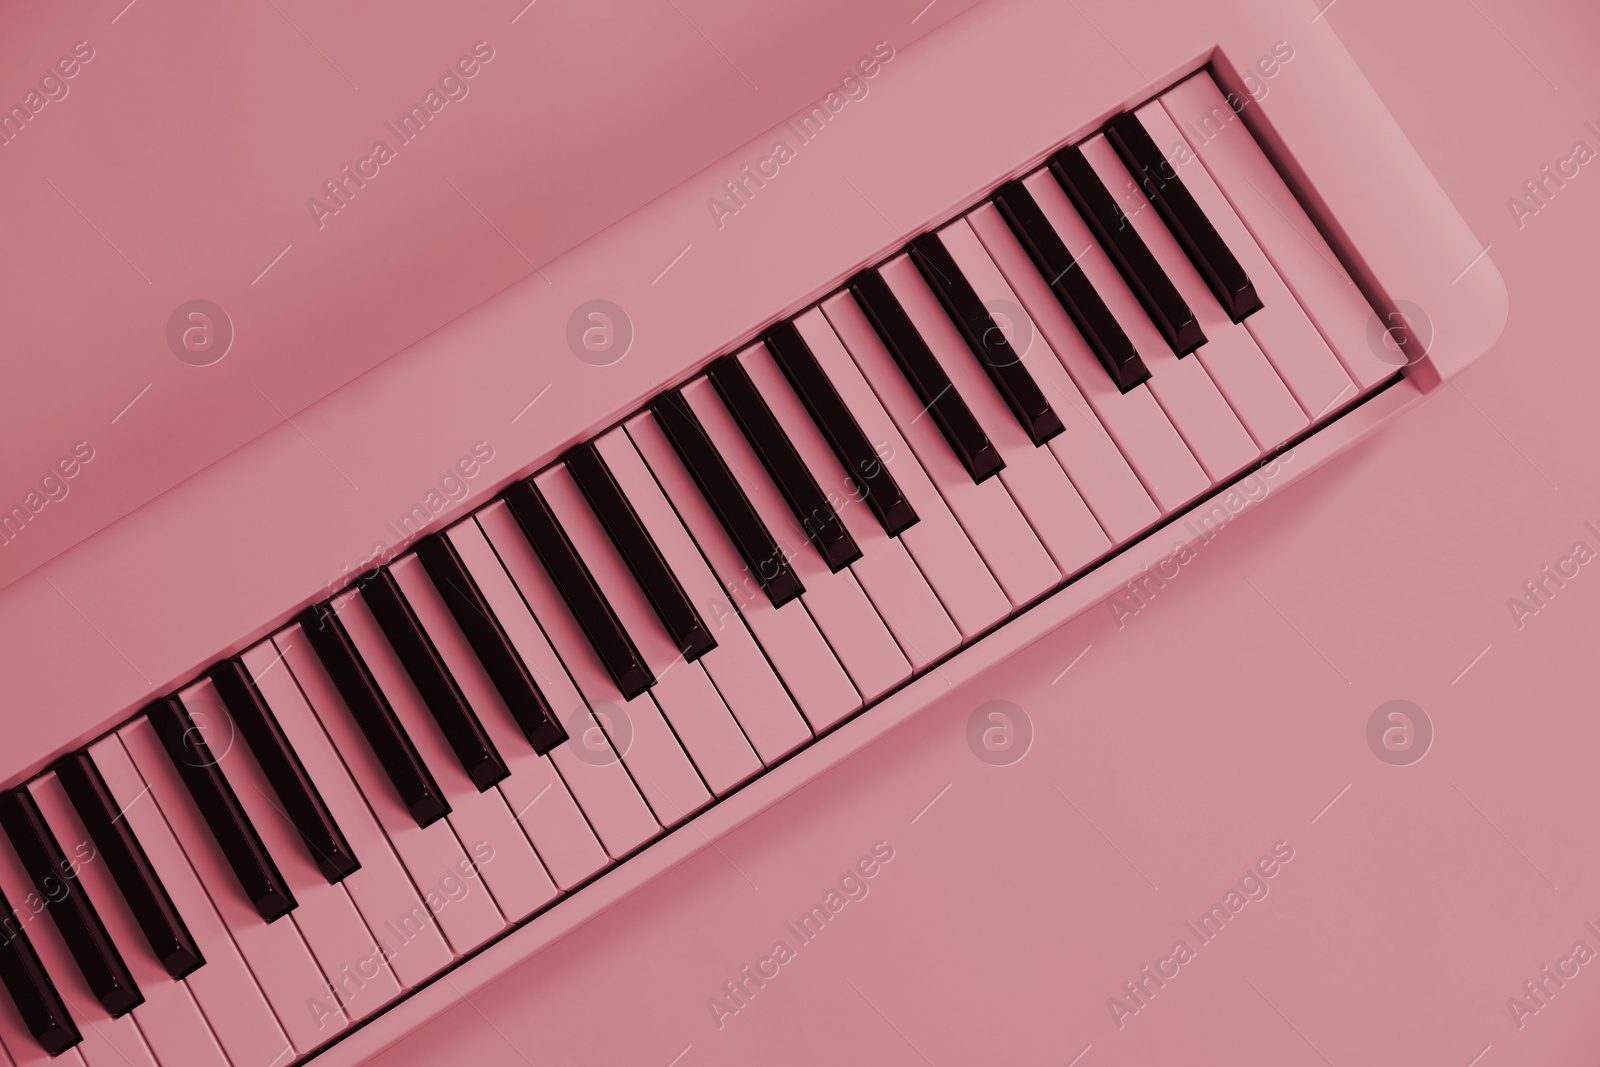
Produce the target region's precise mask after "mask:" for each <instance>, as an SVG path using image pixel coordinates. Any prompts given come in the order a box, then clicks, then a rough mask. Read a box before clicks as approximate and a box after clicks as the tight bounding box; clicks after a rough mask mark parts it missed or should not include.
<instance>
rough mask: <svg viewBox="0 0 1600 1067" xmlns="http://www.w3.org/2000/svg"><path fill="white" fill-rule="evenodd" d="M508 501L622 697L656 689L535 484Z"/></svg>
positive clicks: (516, 489)
mask: <svg viewBox="0 0 1600 1067" xmlns="http://www.w3.org/2000/svg"><path fill="white" fill-rule="evenodd" d="M505 500H506V506H507V507H509V508H510V509H511V514H512V515H514V516H516V519H517V525H518V526H521V527H522V532H523V535H524V536H526V537H527V539H528V543H529V544H531V545H532V546H533V550H534V552H535V553H537V554H538V556H539V559H540V561H541V562H542V563H543V564H544V569H545V571H546V572H547V573H549V575H550V578H551V580H552V581H554V582H555V583H556V588H557V589H559V590H560V591H561V599H563V600H565V601H566V602H567V607H568V608H570V609H571V610H572V614H573V617H574V618H576V619H577V620H578V625H579V626H580V627H582V628H583V632H584V635H585V636H586V637H588V638H589V646H590V647H591V648H593V649H594V651H595V655H597V656H599V657H600V663H601V664H602V665H603V666H604V667H605V669H606V673H607V674H609V675H611V680H612V681H613V682H615V683H616V685H617V688H618V689H619V690H620V691H621V692H622V695H623V697H624V698H625V699H628V700H632V699H633V698H634V697H636V696H638V695H639V694H640V693H643V692H644V691H645V690H647V689H649V688H650V687H651V686H652V685H655V684H656V678H655V675H653V674H651V673H650V668H649V667H648V666H647V665H646V664H645V662H644V657H643V656H641V655H639V650H638V649H637V648H635V647H634V645H633V638H631V637H629V636H628V631H627V630H625V629H623V628H622V622H621V621H620V620H619V619H618V618H617V615H616V612H614V611H612V610H611V605H610V604H608V603H606V599H605V596H604V595H603V594H602V593H601V592H600V586H599V585H598V584H596V582H595V580H594V575H592V574H590V573H589V568H588V566H587V565H586V564H585V563H584V562H583V557H582V556H580V555H578V550H577V549H575V548H573V547H572V542H571V541H570V540H568V538H567V532H566V531H565V530H563V529H562V528H561V524H560V523H559V522H557V521H556V517H555V514H554V513H553V512H552V511H551V510H550V505H549V504H548V503H546V502H545V499H544V496H543V495H542V494H541V493H540V492H539V489H538V487H537V486H535V485H534V484H533V481H532V479H524V480H523V481H520V482H517V483H516V484H515V485H513V486H511V488H509V489H507V490H506V492H505Z"/></svg>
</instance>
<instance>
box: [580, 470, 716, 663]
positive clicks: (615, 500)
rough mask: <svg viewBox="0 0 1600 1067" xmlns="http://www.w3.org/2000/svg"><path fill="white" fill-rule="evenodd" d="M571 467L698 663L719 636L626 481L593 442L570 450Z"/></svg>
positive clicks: (665, 622)
mask: <svg viewBox="0 0 1600 1067" xmlns="http://www.w3.org/2000/svg"><path fill="white" fill-rule="evenodd" d="M566 464H567V470H568V472H570V473H571V475H572V480H573V481H574V482H577V483H578V488H579V489H581V490H582V491H583V495H584V498H585V499H587V500H588V501H589V507H590V508H592V509H593V510H594V513H595V515H596V516H597V517H598V518H599V519H600V525H602V526H604V527H605V528H606V533H608V534H610V535H611V543H612V544H613V545H615V546H616V549H617V554H618V555H620V556H621V557H622V558H623V561H624V562H626V563H627V564H628V570H630V571H632V572H633V577H634V580H635V581H637V582H638V583H639V588H640V589H642V590H643V591H644V595H645V598H646V599H648V600H649V601H650V606H651V607H653V608H655V612H656V617H657V618H659V619H660V620H661V625H662V626H663V627H665V628H666V631H667V633H668V634H669V635H670V636H671V637H672V642H673V644H675V645H677V646H678V651H679V652H682V653H683V658H684V659H685V660H686V661H688V662H690V663H693V662H694V661H695V660H697V659H699V658H700V657H701V656H703V655H705V654H706V653H707V652H710V651H711V650H712V649H714V648H716V647H717V642H716V640H715V639H713V638H712V636H711V631H710V630H708V629H706V624H705V621H704V620H703V619H701V618H700V613H699V612H698V611H696V610H695V607H694V603H693V602H692V601H690V599H689V597H688V594H686V593H685V592H684V591H683V586H681V585H679V584H678V579H677V576H676V575H674V574H673V573H672V568H670V567H668V566H667V561H666V560H664V559H662V558H661V550H660V549H658V548H657V547H656V543H655V539H654V538H652V537H651V536H650V531H648V530H646V529H645V528H644V524H643V523H641V522H640V521H639V515H638V513H637V512H635V511H634V510H633V505H632V504H630V503H628V498H627V497H626V496H624V495H623V494H622V487H621V486H619V485H618V484H617V480H616V478H615V477H613V476H612V474H611V469H610V468H609V467H607V466H606V463H605V460H603V459H601V458H600V452H599V450H597V449H596V448H595V447H594V445H592V444H584V445H579V446H578V447H577V448H574V449H573V450H572V451H570V452H568V453H567V456H566Z"/></svg>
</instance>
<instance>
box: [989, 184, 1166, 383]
mask: <svg viewBox="0 0 1600 1067" xmlns="http://www.w3.org/2000/svg"><path fill="white" fill-rule="evenodd" d="M994 205H995V207H997V208H999V210H1000V214H1001V216H1002V217H1003V218H1004V219H1005V220H1006V225H1008V226H1010V227H1011V232H1012V233H1013V234H1015V235H1016V238H1017V243H1018V244H1020V245H1022V247H1023V249H1025V250H1026V251H1027V253H1028V257H1029V258H1030V259H1032V260H1033V265H1034V266H1035V267H1037V268H1038V270H1039V273H1040V274H1042V275H1043V276H1044V280H1045V281H1046V282H1048V283H1049V285H1050V291H1051V292H1052V293H1054V294H1055V295H1056V300H1057V301H1059V302H1060V304H1061V306H1062V308H1063V309H1065V310H1066V313H1067V317H1068V318H1070V319H1072V323H1073V325H1074V326H1076V327H1077V328H1078V332H1079V333H1080V334H1082V335H1083V340H1084V342H1085V343H1086V344H1087V345H1088V346H1089V351H1091V352H1093V353H1094V355H1095V358H1096V359H1098V360H1099V361H1100V365H1101V366H1102V367H1104V368H1105V369H1106V373H1107V374H1109V375H1110V376H1111V380H1112V381H1113V382H1114V383H1116V386H1117V388H1118V389H1120V390H1122V392H1124V393H1126V392H1127V391H1128V390H1129V389H1132V388H1133V387H1134V386H1136V385H1138V384H1139V383H1141V382H1143V381H1145V380H1146V379H1148V378H1149V377H1150V372H1149V370H1147V369H1146V368H1145V365H1144V360H1142V359H1140V358H1139V353H1138V351H1136V350H1135V349H1134V347H1133V342H1132V341H1131V340H1129V339H1128V335H1127V334H1126V333H1125V332H1124V331H1123V329H1122V326H1121V324H1120V323H1118V322H1117V319H1116V316H1115V315H1113V314H1111V309H1110V308H1108V307H1106V302H1105V301H1104V300H1102V299H1100V294H1099V293H1097V292H1095V288H1094V285H1093V284H1092V283H1091V282H1090V281H1089V276H1088V275H1087V274H1085V273H1083V269H1082V268H1081V267H1079V266H1078V264H1077V261H1076V260H1075V259H1074V258H1073V255H1072V253H1071V252H1070V251H1069V250H1068V249H1067V246H1066V244H1065V243H1064V242H1063V241H1062V240H1061V235H1060V234H1058V233H1056V229H1055V227H1054V226H1052V225H1050V220H1049V219H1047V218H1045V215H1044V212H1043V211H1040V210H1039V205H1038V203H1037V202H1036V201H1035V200H1034V199H1033V194H1032V193H1030V192H1029V191H1028V187H1027V186H1025V185H1023V184H1022V182H1020V181H1010V182H1007V183H1006V184H1004V185H1002V186H1001V187H1000V189H999V191H997V192H996V193H995V194H994Z"/></svg>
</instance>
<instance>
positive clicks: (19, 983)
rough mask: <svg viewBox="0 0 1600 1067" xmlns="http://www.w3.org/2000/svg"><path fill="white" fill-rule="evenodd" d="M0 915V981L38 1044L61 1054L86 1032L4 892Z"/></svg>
mask: <svg viewBox="0 0 1600 1067" xmlns="http://www.w3.org/2000/svg"><path fill="white" fill-rule="evenodd" d="M0 915H3V918H0V982H4V983H5V986H6V992H8V993H10V994H11V1002H12V1003H13V1004H15V1005H16V1006H17V1014H18V1015H20V1016H22V1023H23V1025H24V1026H26V1027H27V1028H28V1033H30V1034H32V1035H33V1039H34V1040H35V1041H37V1042H39V1047H40V1048H42V1049H44V1050H45V1051H46V1052H48V1053H49V1054H50V1055H52V1056H59V1055H61V1054H62V1053H63V1052H65V1051H67V1049H69V1048H71V1047H72V1046H73V1045H76V1044H77V1043H78V1042H80V1041H82V1040H83V1036H82V1035H81V1034H79V1033H78V1028H77V1027H76V1026H75V1025H73V1022H72V1016H70V1015H68V1014H67V1006H66V1005H65V1004H63V1003H62V1002H61V994H60V993H57V992H56V987H55V983H54V982H52V981H50V976H49V975H48V974H46V973H45V970H44V964H42V963H40V962H39V954H38V953H36V952H34V951H33V943H32V942H31V941H29V940H28V935H27V933H26V931H24V930H23V928H22V923H21V921H19V920H18V918H17V913H16V912H15V911H13V910H12V908H11V904H10V902H9V901H7V900H6V898H5V894H4V893H0ZM15 1051H16V1050H13V1052H15Z"/></svg>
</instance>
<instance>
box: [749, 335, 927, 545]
mask: <svg viewBox="0 0 1600 1067" xmlns="http://www.w3.org/2000/svg"><path fill="white" fill-rule="evenodd" d="M762 340H763V341H765V343H766V346H767V351H768V352H771V353H772V360H773V362H774V363H776V364H777V365H778V366H779V367H780V368H782V370H783V373H784V376H785V377H787V378H788V379H789V384H790V385H792V386H794V391H795V393H796V394H797V395H798V396H799V397H800V402H801V403H803V404H804V405H805V407H806V410H807V411H809V412H810V413H811V419H812V421H813V422H815V423H816V424H817V428H818V429H819V430H821V431H822V436H823V437H825V438H827V441H828V445H829V447H831V448H832V449H833V454H834V455H835V456H837V457H839V463H840V465H842V466H843V467H844V469H845V471H846V472H847V473H848V474H849V475H850V477H851V479H852V480H853V481H854V482H855V484H856V487H857V489H859V490H860V492H861V494H862V496H863V498H864V499H865V500H866V502H867V507H868V508H870V509H871V511H872V513H873V515H875V516H877V519H878V524H879V525H880V526H882V527H883V532H884V533H886V534H888V535H889V536H890V537H898V536H899V535H900V534H901V533H902V532H903V531H904V530H906V529H907V528H908V527H910V526H912V525H913V524H914V523H915V522H916V521H917V513H916V511H915V510H913V509H912V507H911V501H909V500H907V499H906V498H905V495H904V494H903V493H901V492H900V487H899V486H898V485H896V484H895V481H894V477H893V476H892V475H890V473H889V468H888V466H887V465H886V464H885V463H884V462H883V459H882V457H880V456H879V455H878V451H877V449H875V448H873V447H872V443H871V442H870V441H868V440H867V435H866V434H864V433H862V432H861V427H860V426H858V425H857V424H856V420H855V416H854V415H852V414H850V409H849V408H848V407H846V406H845V403H844V400H843V399H841V398H840V396H839V392H838V390H837V389H835V388H834V387H833V382H831V381H829V380H828V376H827V374H825V373H824V372H823V370H822V365H821V364H820V363H818V362H817V357H816V356H814V355H812V354H811V348H810V346H809V345H807V344H806V342H805V338H803V337H801V336H800V331H799V330H797V329H795V327H794V323H792V322H780V323H778V324H776V325H775V326H773V327H772V328H771V329H769V330H768V331H767V335H766V337H764V338H763V339H762Z"/></svg>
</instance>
